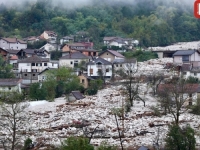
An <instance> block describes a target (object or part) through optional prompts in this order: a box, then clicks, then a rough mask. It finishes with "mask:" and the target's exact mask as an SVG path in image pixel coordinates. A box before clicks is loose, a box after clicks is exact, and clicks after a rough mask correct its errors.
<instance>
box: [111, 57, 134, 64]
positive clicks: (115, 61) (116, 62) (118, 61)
mask: <svg viewBox="0 0 200 150" xmlns="http://www.w3.org/2000/svg"><path fill="white" fill-rule="evenodd" d="M136 62H137V59H135V58H133V59H114V60H113V64H123V63H136Z"/></svg>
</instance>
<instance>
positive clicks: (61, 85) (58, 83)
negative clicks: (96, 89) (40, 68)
mask: <svg viewBox="0 0 200 150" xmlns="http://www.w3.org/2000/svg"><path fill="white" fill-rule="evenodd" d="M43 84H44V87H45V88H46V89H47V91H48V92H47V97H48V99H50V100H53V99H54V98H55V97H59V96H61V95H62V94H69V93H70V92H71V91H74V90H83V86H82V85H81V84H80V83H79V79H78V77H77V76H76V75H75V74H74V73H73V70H72V69H71V68H65V67H60V68H58V69H54V70H49V71H48V72H47V79H46V81H45V82H43ZM49 91H51V93H50V92H49Z"/></svg>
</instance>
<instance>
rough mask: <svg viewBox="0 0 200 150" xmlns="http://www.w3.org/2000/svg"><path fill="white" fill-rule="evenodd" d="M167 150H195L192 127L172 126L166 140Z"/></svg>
mask: <svg viewBox="0 0 200 150" xmlns="http://www.w3.org/2000/svg"><path fill="white" fill-rule="evenodd" d="M165 142H166V145H165V148H166V150H195V143H196V140H195V137H194V130H193V129H192V128H191V127H190V126H186V127H183V128H181V127H179V126H178V125H172V126H170V127H169V132H168V133H167V137H166V139H165Z"/></svg>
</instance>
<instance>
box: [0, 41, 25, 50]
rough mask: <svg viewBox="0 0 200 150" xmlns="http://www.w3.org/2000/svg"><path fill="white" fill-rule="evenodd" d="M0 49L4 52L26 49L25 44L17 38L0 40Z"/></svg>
mask: <svg viewBox="0 0 200 150" xmlns="http://www.w3.org/2000/svg"><path fill="white" fill-rule="evenodd" d="M0 47H1V48H3V49H6V50H8V49H13V50H20V49H26V48H27V43H26V42H25V41H23V40H20V39H17V38H0Z"/></svg>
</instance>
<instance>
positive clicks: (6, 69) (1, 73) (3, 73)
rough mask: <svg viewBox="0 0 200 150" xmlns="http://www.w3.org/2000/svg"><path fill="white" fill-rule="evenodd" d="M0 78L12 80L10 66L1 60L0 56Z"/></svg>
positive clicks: (12, 75)
mask: <svg viewBox="0 0 200 150" xmlns="http://www.w3.org/2000/svg"><path fill="white" fill-rule="evenodd" d="M0 78H14V73H13V72H12V66H11V65H10V64H8V63H7V62H6V61H5V60H3V58H2V56H1V55H0Z"/></svg>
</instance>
